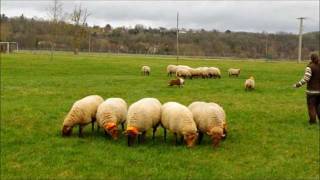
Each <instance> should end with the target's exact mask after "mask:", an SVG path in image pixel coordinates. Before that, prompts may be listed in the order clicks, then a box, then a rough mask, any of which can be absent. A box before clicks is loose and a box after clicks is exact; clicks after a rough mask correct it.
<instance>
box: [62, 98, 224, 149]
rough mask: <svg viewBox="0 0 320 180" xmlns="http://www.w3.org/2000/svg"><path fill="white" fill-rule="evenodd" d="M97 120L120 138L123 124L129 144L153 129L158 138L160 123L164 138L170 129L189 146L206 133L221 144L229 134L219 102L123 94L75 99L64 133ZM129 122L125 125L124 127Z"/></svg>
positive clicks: (140, 140) (64, 123) (112, 135)
mask: <svg viewBox="0 0 320 180" xmlns="http://www.w3.org/2000/svg"><path fill="white" fill-rule="evenodd" d="M95 122H97V125H98V131H99V128H102V129H103V130H104V133H105V134H106V135H108V136H111V137H112V138H113V139H115V140H116V139H118V137H119V131H120V128H118V126H119V125H121V127H122V128H121V129H122V131H123V134H125V135H126V136H127V140H128V146H131V145H133V144H134V142H135V140H136V139H138V142H139V143H140V142H143V141H144V140H145V135H146V132H147V131H148V130H149V129H152V132H153V134H152V139H153V140H154V139H155V133H156V131H157V127H158V126H159V125H161V126H162V127H163V129H164V141H166V135H167V130H169V131H170V132H173V133H174V136H175V142H176V144H177V143H178V136H180V138H181V142H185V144H186V145H187V147H193V146H194V145H195V144H196V141H197V142H198V143H199V144H200V142H201V140H202V138H203V135H204V134H207V135H209V136H210V137H211V139H212V143H213V145H214V146H218V145H219V142H220V141H221V140H222V139H225V138H226V137H227V124H226V114H225V112H224V110H223V108H222V107H221V106H219V105H218V104H216V103H213V102H211V103H207V102H193V103H191V104H190V105H189V106H188V107H186V106H184V105H182V104H179V103H177V102H167V103H164V104H161V103H160V101H159V100H158V99H156V98H143V99H140V100H139V101H137V102H135V103H133V104H131V106H130V107H129V108H127V103H126V102H125V101H124V100H123V99H121V98H109V99H106V100H105V101H104V99H103V98H102V97H101V96H98V95H91V96H87V97H84V98H83V99H80V100H78V101H76V102H75V103H74V104H73V106H72V107H71V110H70V111H69V113H68V114H67V116H66V117H65V119H64V122H63V128H62V135H63V136H70V135H71V133H72V129H73V127H74V126H76V125H78V126H79V136H80V137H82V136H83V135H82V129H83V127H84V126H85V125H87V124H90V123H91V124H92V131H93V130H94V123H95ZM125 126H126V129H125Z"/></svg>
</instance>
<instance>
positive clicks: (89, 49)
mask: <svg viewBox="0 0 320 180" xmlns="http://www.w3.org/2000/svg"><path fill="white" fill-rule="evenodd" d="M88 51H89V53H90V52H91V32H90V30H89V48H88Z"/></svg>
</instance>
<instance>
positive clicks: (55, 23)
mask: <svg viewBox="0 0 320 180" xmlns="http://www.w3.org/2000/svg"><path fill="white" fill-rule="evenodd" d="M58 5H59V4H58ZM53 7H54V6H53ZM57 8H59V6H57V7H56V9H54V8H53V9H52V10H51V12H52V13H51V14H52V19H51V20H50V19H49V20H48V19H41V18H36V17H35V18H26V17H25V16H24V15H23V14H22V15H21V16H18V17H7V16H6V15H5V14H1V41H15V42H18V43H19V47H20V48H21V49H38V50H50V49H51V50H52V49H54V50H67V51H73V52H74V53H75V54H77V53H78V51H90V52H111V53H137V54H161V55H175V54H176V29H168V28H164V27H159V28H151V27H145V26H144V25H141V24H137V25H136V26H134V27H112V26H111V25H110V24H107V25H105V26H104V27H100V26H88V24H87V22H86V21H87V18H88V17H89V15H90V14H89V13H88V12H87V10H86V9H83V8H81V7H80V6H79V7H75V10H74V11H73V12H72V14H71V16H70V20H69V21H68V20H65V19H58V16H57V14H56V13H58V12H59V9H57ZM319 39H320V36H319V32H310V33H305V34H304V35H303V49H302V55H303V59H308V56H309V54H310V53H312V52H314V51H317V52H318V51H319ZM297 44H298V35H296V34H292V33H285V32H279V33H266V32H262V33H252V32H233V31H231V30H226V31H224V32H221V31H218V30H214V29H213V30H210V31H209V30H204V29H201V30H193V29H181V30H180V33H179V54H180V55H184V56H215V57H241V58H270V59H296V58H297V52H298V49H297V48H298V47H297Z"/></svg>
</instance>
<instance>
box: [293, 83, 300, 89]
mask: <svg viewBox="0 0 320 180" xmlns="http://www.w3.org/2000/svg"><path fill="white" fill-rule="evenodd" d="M293 87H294V88H299V87H301V85H300V84H299V83H297V84H294V85H293Z"/></svg>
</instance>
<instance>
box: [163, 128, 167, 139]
mask: <svg viewBox="0 0 320 180" xmlns="http://www.w3.org/2000/svg"><path fill="white" fill-rule="evenodd" d="M163 137H164V142H166V141H167V130H166V128H163Z"/></svg>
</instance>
